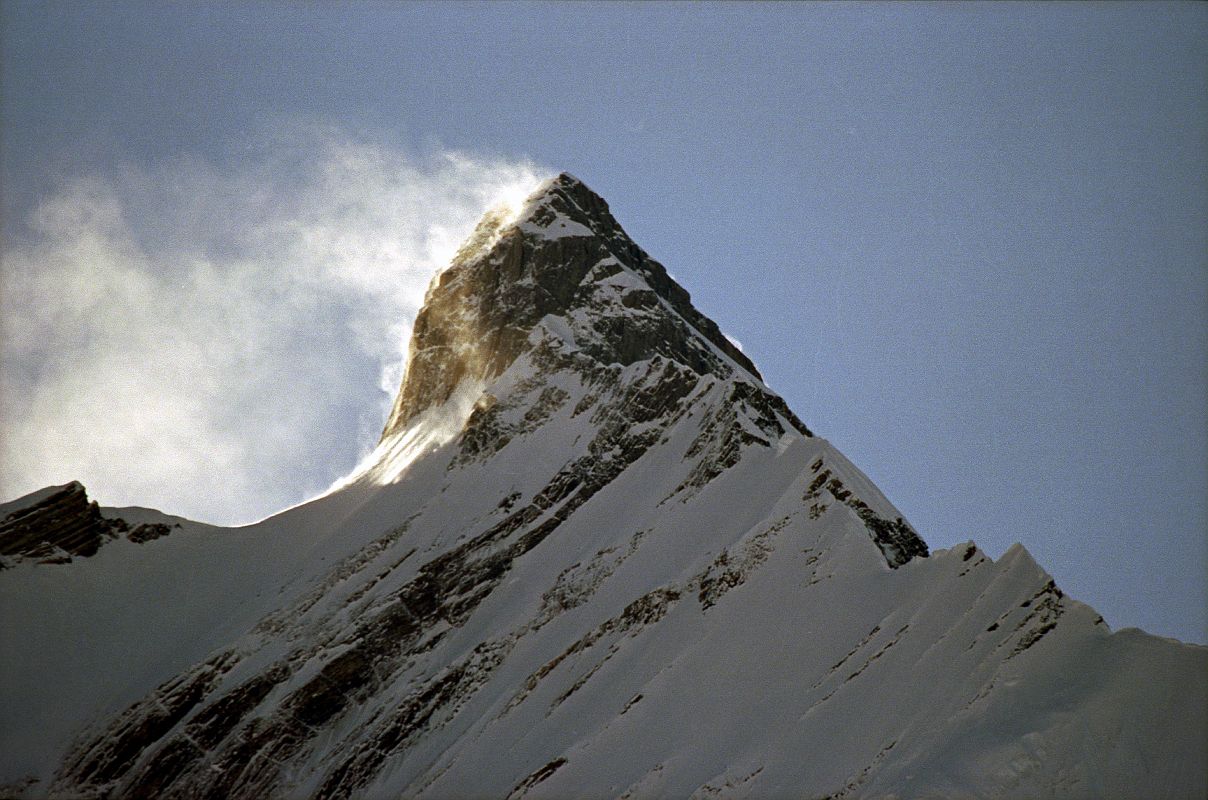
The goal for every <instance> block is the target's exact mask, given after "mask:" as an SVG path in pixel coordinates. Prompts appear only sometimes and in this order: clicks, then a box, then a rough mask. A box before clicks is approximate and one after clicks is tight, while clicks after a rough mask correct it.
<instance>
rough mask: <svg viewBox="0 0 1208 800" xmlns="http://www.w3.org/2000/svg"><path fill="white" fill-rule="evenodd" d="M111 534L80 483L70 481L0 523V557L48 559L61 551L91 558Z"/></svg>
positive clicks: (98, 510) (95, 505) (97, 508)
mask: <svg viewBox="0 0 1208 800" xmlns="http://www.w3.org/2000/svg"><path fill="white" fill-rule="evenodd" d="M46 491H47V490H43V492H46ZM111 535H112V534H111V531H110V527H109V523H108V521H107V520H106V519H105V518H104V517H102V516H101V509H100V507H99V506H98V505H97V504H96V503H95V502H90V501H89V500H88V493H87V492H86V491H85V490H84V486H83V484H81V483H79V482H78V481H72V482H71V483H69V484H66V485H65V486H59V487H54V488H53V489H52V490H51V491H50V493H49V494H47V495H46V496H45V497H43V498H42V499H40V500H38V501H36V502H33V503H31V504H30V505H29V506H27V507H25V508H22V509H20V510H18V511H14V512H12V513H10V514H9V515H8V516H6V517H5V518H4V520H3V521H0V555H6V556H17V555H21V556H50V555H51V554H52V553H54V552H55V551H56V550H62V551H65V552H67V553H70V554H72V555H77V556H90V555H92V554H93V553H95V552H96V551H97V549H98V548H99V547H100V546H101V544H102V543H103V542H104V541H105V540H106V539H107V538H109V537H110V536H111Z"/></svg>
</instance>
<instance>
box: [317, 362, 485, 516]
mask: <svg viewBox="0 0 1208 800" xmlns="http://www.w3.org/2000/svg"><path fill="white" fill-rule="evenodd" d="M483 388H484V387H483V384H482V383H481V382H480V381H469V380H467V381H462V382H461V383H460V384H458V386H457V388H456V389H454V390H453V394H452V395H451V396H450V397H449V399H448V400H446V401H445V402H444V404H443V405H440V406H436V407H433V408H429V409H426V410H425V411H423V412H421V413H420V414H417V415H416V417H415V418H414V419H413V420H411V422H410V423H408V424H407V426H406V427H404V428H402V429H401V430H399V431H396V432H394V433H391V434H388V435H387V436H385V437H384V438H383V439H382V441H381V442H379V443H378V446H377V447H376V448H374V450H373V452H372V453H370V454H369V455H368V456H366V457H365V458H364V459H363V460H362V461H361V463H360V464H358V465H357V466H356V469H354V470H353V471H352V472H351V473H349V474H348V475H347V476H346V477H344V478H341V479H340V480H338V481H336V482H335V483H333V484H332V485H331V488H329V489H328V490H327V491H326V492H325V493H324V494H330V493H332V492H334V491H336V490H337V489H341V488H343V487H345V486H348V485H349V484H352V483H358V482H366V483H370V484H372V485H375V486H385V485H386V484H388V483H397V482H398V481H399V480H400V479H402V477H403V476H404V475H405V474H406V473H407V468H408V467H410V466H411V464H412V463H413V462H414V461H415V460H416V459H418V458H419V457H420V456H422V455H423V454H424V453H427V452H430V451H433V450H436V449H438V448H439V447H441V446H442V445H444V444H447V443H448V442H450V441H452V440H453V439H455V438H456V437H457V436H458V435H459V434H460V433H461V431H462V429H463V428H464V427H465V424H466V421H467V420H468V419H469V418H470V414H471V413H473V411H474V404H475V403H476V402H477V401H478V399H479V398H480V397H482V392H483Z"/></svg>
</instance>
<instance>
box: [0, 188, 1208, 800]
mask: <svg viewBox="0 0 1208 800" xmlns="http://www.w3.org/2000/svg"><path fill="white" fill-rule="evenodd" d="M121 516H122V517H123V518H125V519H130V520H131V521H132V522H138V523H151V522H156V521H157V520H158V521H159V522H161V523H163V522H164V520H162V519H159V518H157V517H156V516H155V514H154V512H148V511H137V512H136V511H133V510H123V511H122V512H121ZM176 524H181V530H179V531H173V533H172V535H171V536H166V537H163V538H157V539H154V540H152V541H147V542H144V543H141V544H139V543H135V542H132V541H130V540H128V539H117V540H115V541H114V542H113V543H111V544H106V545H105V546H104V547H102V548H100V549H99V551H97V552H96V554H95V555H93V556H91V557H89V558H81V559H76V560H75V561H74V562H73V563H71V564H68V565H55V566H46V565H35V564H33V563H21V564H18V565H17V566H16V567H15V568H14V569H10V570H5V571H4V572H3V573H0V603H2V604H3V607H4V608H5V609H6V613H5V615H4V619H3V620H2V621H0V636H2V639H0V641H2V643H3V646H4V650H5V652H6V653H15V652H22V651H23V652H25V653H26V657H25V658H22V659H17V658H12V657H6V658H5V659H4V660H3V666H2V669H0V691H2V692H3V697H4V699H5V700H6V702H5V703H3V704H0V705H3V706H5V708H3V709H2V710H0V753H3V754H4V755H0V766H2V768H3V772H2V773H0V781H3V782H7V786H6V791H5V793H6V794H24V795H26V796H31V797H33V796H47V795H49V796H63V797H148V798H151V797H154V798H201V797H214V798H263V797H324V798H344V797H369V798H378V797H431V798H447V797H500V798H504V797H507V798H520V797H532V798H539V797H548V798H565V797H571V796H574V797H625V798H641V797H694V798H719V797H734V798H738V797H745V798H763V797H794V798H801V797H808V798H822V797H830V798H838V797H922V796H926V797H972V796H977V797H1017V798H1037V797H1156V796H1163V797H1197V798H1202V797H1204V796H1205V795H1206V794H1208V764H1206V759H1205V752H1204V742H1205V741H1206V738H1205V737H1208V648H1203V647H1198V646H1191V645H1183V644H1180V643H1178V642H1174V641H1171V640H1164V639H1158V638H1156V637H1152V636H1149V635H1147V634H1144V633H1141V632H1139V631H1135V630H1124V631H1120V632H1117V633H1112V632H1111V631H1109V630H1108V628H1107V626H1106V625H1105V624H1104V623H1103V621H1102V620H1101V619H1100V618H1099V617H1098V615H1097V614H1095V613H1094V611H1093V610H1092V609H1090V608H1088V607H1087V606H1085V605H1083V604H1081V603H1078V602H1076V601H1074V600H1071V599H1070V598H1068V597H1066V596H1065V595H1064V594H1063V593H1062V592H1061V590H1060V589H1059V588H1057V587H1056V586H1055V585H1054V583H1053V581H1052V580H1051V579H1050V577H1049V576H1048V575H1047V574H1045V572H1044V571H1043V570H1042V569H1041V568H1040V567H1039V566H1037V565H1036V563H1035V562H1034V561H1033V560H1032V559H1031V557H1030V556H1029V555H1028V554H1027V552H1026V551H1025V550H1024V549H1023V548H1022V547H1020V546H1018V545H1016V546H1015V547H1013V548H1012V549H1011V550H1009V551H1008V552H1007V553H1006V554H1004V555H1003V556H1002V558H1000V559H999V560H998V561H997V562H996V561H993V560H991V559H990V558H988V557H987V556H986V555H985V554H984V553H982V552H981V551H980V550H979V549H978V548H977V547H976V545H974V544H972V543H969V544H966V545H962V546H959V547H956V548H953V549H951V550H947V551H939V552H935V553H930V552H929V551H928V548H927V545H926V544H925V543H924V541H923V540H922V538H921V537H920V536H919V535H918V534H917V533H916V532H915V531H914V530H913V529H912V528H911V527H910V525H909V524H908V523H907V522H906V521H905V520H903V519H902V516H901V514H900V513H898V512H897V510H896V509H894V507H893V506H892V505H891V504H890V503H889V502H888V501H887V500H886V498H885V497H884V496H882V494H881V493H880V492H879V491H878V490H877V489H876V487H875V486H873V485H872V484H871V482H870V481H869V480H868V479H867V478H866V477H865V476H864V475H863V474H862V473H861V472H860V471H859V470H858V469H856V467H854V466H853V465H852V464H851V463H850V462H849V461H848V460H847V459H846V458H844V457H843V455H842V454H840V453H839V452H838V451H837V450H835V449H834V448H833V447H831V446H830V445H829V444H828V443H827V442H826V441H825V440H823V439H821V438H818V437H816V436H814V435H813V434H812V433H811V431H810V430H809V429H808V428H807V427H806V426H805V424H803V423H802V422H801V420H800V419H798V418H797V416H796V415H795V414H794V413H793V412H792V411H790V410H789V409H788V407H787V406H786V405H785V403H784V401H783V400H782V399H781V398H779V397H778V396H777V395H776V394H775V393H773V392H772V391H771V390H769V389H768V387H767V386H766V385H765V384H764V383H763V381H762V379H761V378H760V376H759V373H758V371H757V370H756V369H755V366H754V365H753V364H752V363H751V362H750V360H748V359H747V358H746V357H745V356H744V355H743V354H742V353H741V352H740V351H739V350H738V349H737V348H736V347H734V346H733V345H732V344H731V343H730V342H729V341H728V340H727V339H726V338H725V336H724V335H723V334H722V333H721V332H720V331H719V330H718V328H717V326H716V325H715V324H714V323H712V322H711V321H710V320H708V319H707V318H705V317H704V316H702V315H701V314H700V313H699V312H698V311H697V310H696V309H695V308H693V306H692V304H691V301H690V298H689V296H688V293H687V292H686V291H684V290H683V289H682V288H681V287H680V286H679V285H677V284H676V283H675V282H674V281H673V280H672V279H671V278H670V277H669V276H668V275H667V272H666V270H664V269H663V267H662V266H661V265H659V264H658V263H657V262H655V261H654V260H652V259H651V258H650V257H649V256H648V255H646V253H644V252H643V251H642V250H641V249H640V248H639V247H638V246H637V245H636V244H634V243H633V242H632V241H631V240H630V239H629V238H628V237H627V236H626V235H625V233H624V232H623V231H622V230H621V228H620V226H619V225H618V224H617V222H616V220H615V219H613V217H612V215H611V214H610V213H609V210H608V206H607V204H606V203H605V202H604V201H603V200H602V199H601V198H599V197H598V196H597V195H595V194H594V193H592V192H591V191H590V190H589V189H588V188H587V187H586V186H584V185H583V184H582V183H580V182H579V181H577V180H576V179H574V178H572V177H571V176H569V175H561V176H559V177H558V178H556V179H554V180H552V181H550V182H548V183H547V184H545V185H543V186H542V187H541V188H540V189H539V190H538V191H537V192H536V193H535V194H534V195H533V196H532V197H530V198H529V200H528V201H527V203H526V204H525V205H524V206H523V208H521V209H519V210H513V211H510V212H509V211H504V210H499V211H496V212H492V213H489V214H488V215H487V216H486V217H485V218H484V219H483V221H482V222H481V223H480V225H479V226H478V228H477V229H476V230H475V232H474V234H473V235H472V236H471V237H470V239H469V240H468V241H467V242H466V243H465V245H464V246H463V247H462V249H461V250H460V251H459V253H458V254H457V256H456V257H455V258H454V261H453V263H452V264H451V265H450V267H449V268H448V269H447V270H446V271H444V272H443V273H441V274H440V275H439V276H438V277H437V278H436V279H435V280H434V282H433V284H432V286H431V288H430V289H429V293H428V297H427V300H426V303H425V307H424V309H423V311H422V312H421V313H420V315H419V317H418V319H417V320H416V324H415V331H414V335H413V339H412V344H411V351H410V356H409V364H408V369H407V373H406V377H405V379H404V381H403V385H402V387H401V388H400V391H399V395H398V399H397V401H396V403H395V405H394V408H393V410H392V412H391V414H390V417H389V419H388V421H387V424H386V426H385V430H384V431H383V434H382V439H381V443H380V444H379V446H378V448H377V450H376V451H375V453H374V454H373V456H372V457H371V458H370V459H369V460H368V461H367V462H366V463H365V464H364V465H363V466H362V467H361V468H360V469H359V471H358V472H356V473H355V474H354V475H352V476H350V478H349V479H348V480H347V481H346V482H345V483H344V485H342V486H341V487H340V488H339V489H338V490H335V491H332V492H330V493H329V494H327V495H326V496H324V497H321V498H319V499H316V500H314V501H311V502H310V503H307V504H305V505H302V506H298V507H296V508H293V509H290V510H288V511H286V512H283V513H281V514H279V515H277V516H275V517H272V518H270V519H268V520H265V521H263V522H261V523H258V524H257V525H254V526H248V527H245V528H239V529H216V528H211V527H208V526H202V525H198V524H196V523H188V522H183V523H176Z"/></svg>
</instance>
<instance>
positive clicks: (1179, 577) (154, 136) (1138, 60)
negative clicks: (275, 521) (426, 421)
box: [0, 0, 1208, 642]
mask: <svg viewBox="0 0 1208 800" xmlns="http://www.w3.org/2000/svg"><path fill="white" fill-rule="evenodd" d="M0 20H2V23H3V28H2V30H0V36H2V39H0V46H2V49H0V59H2V62H0V157H2V161H3V164H2V167H3V173H2V178H3V197H2V202H3V208H2V210H3V232H4V245H3V248H4V249H3V266H4V272H3V276H4V283H3V290H4V292H3V296H2V298H0V311H2V312H3V320H2V321H0V325H3V329H2V332H3V334H4V338H3V373H2V377H3V385H2V387H0V391H2V392H3V394H2V399H3V402H4V420H5V422H4V433H5V442H4V450H3V451H2V452H3V462H0V480H2V481H3V486H2V491H0V494H3V497H0V499H10V498H11V497H13V496H15V495H17V494H19V493H23V492H25V491H28V490H30V489H32V488H35V487H36V486H39V485H42V484H46V483H50V482H64V481H66V480H70V479H73V478H79V479H81V480H83V481H84V482H85V483H86V484H87V485H88V486H89V487H90V489H91V490H92V492H93V494H94V495H96V496H97V497H99V499H100V500H101V501H102V502H103V503H106V504H135V503H140V504H145V505H154V506H158V507H161V508H163V509H165V510H167V511H175V512H178V513H184V514H187V515H190V516H194V517H200V518H202V519H208V520H215V521H239V522H243V521H249V520H251V519H255V518H257V517H258V516H262V515H264V514H267V513H269V512H271V511H273V510H275V509H276V508H280V507H282V506H284V505H287V504H289V503H293V502H297V501H299V500H301V499H303V498H304V497H305V496H307V495H308V494H309V493H313V492H315V491H317V490H320V489H322V488H323V487H324V486H326V485H328V484H329V483H330V482H331V481H332V480H334V479H335V478H338V477H339V476H340V475H342V474H344V473H346V472H347V471H348V469H349V468H350V467H351V466H352V465H353V463H354V462H355V461H356V460H357V458H358V457H359V456H360V455H362V454H363V453H364V452H365V449H366V448H367V447H368V446H369V445H370V444H372V440H373V439H374V437H375V434H376V433H377V431H378V429H379V428H380V425H381V422H382V419H383V418H384V413H385V411H384V409H385V406H386V404H388V402H389V400H390V396H389V395H390V392H391V391H393V388H394V384H395V382H396V381H397V379H398V370H399V364H398V362H399V357H400V353H401V352H402V342H403V341H404V340H405V337H406V334H407V330H408V325H409V321H410V318H411V316H413V315H414V312H415V308H416V305H417V303H418V302H419V299H418V298H419V297H420V295H421V294H422V290H423V286H424V284H425V283H426V281H427V278H428V276H429V275H430V274H431V273H432V271H433V270H434V269H436V268H437V266H438V265H439V263H440V261H441V259H442V258H444V257H445V256H446V255H447V254H448V252H449V250H450V248H451V247H452V246H453V244H455V242H456V240H457V237H459V236H460V235H462V234H463V233H464V232H465V230H466V229H467V227H468V226H469V225H471V224H472V222H473V220H474V218H475V217H476V216H477V215H478V214H479V213H480V212H481V211H482V210H483V207H484V206H485V205H486V204H487V203H488V202H489V201H490V200H491V199H492V197H494V196H495V195H497V194H498V193H500V192H503V191H507V190H509V189H511V188H514V187H515V186H518V185H524V184H526V183H527V182H530V181H532V180H535V179H536V178H538V177H541V176H544V175H546V174H549V173H551V172H555V171H559V170H567V171H570V172H572V173H574V174H575V175H577V176H578V177H580V178H581V179H583V180H584V181H585V182H587V183H588V185H590V186H591V187H592V188H594V189H595V190H596V191H597V192H599V193H600V194H602V195H603V196H604V197H605V198H606V199H607V200H608V201H609V203H610V204H611V206H612V208H613V211H614V213H615V214H616V216H617V217H618V219H619V220H620V222H621V224H622V225H624V226H625V227H626V229H627V230H628V231H629V233H630V234H631V235H632V236H633V237H634V239H635V240H636V241H637V242H638V243H639V244H641V245H642V246H643V247H644V248H645V249H646V250H647V251H649V252H650V253H651V254H652V255H653V256H654V257H655V258H657V259H659V260H660V261H662V262H663V263H664V264H665V265H666V266H667V268H668V269H669V270H670V272H671V273H672V274H673V275H675V276H676V277H677V278H678V279H679V281H680V282H681V283H682V284H683V285H684V286H685V287H686V288H687V289H688V290H689V291H690V292H691V293H692V295H693V297H694V299H695V301H696V303H697V305H698V306H699V307H700V308H701V309H702V310H703V311H704V312H705V313H706V314H708V315H710V316H712V317H713V318H714V319H715V320H717V322H718V323H719V324H720V325H721V326H722V328H723V330H725V331H727V332H728V333H729V334H730V335H732V336H733V337H735V338H736V339H738V340H739V341H740V342H741V343H742V345H743V347H744V348H745V351H746V352H747V353H748V354H749V355H750V356H751V357H752V358H753V360H754V361H755V362H756V363H757V364H758V365H759V367H760V368H761V370H762V371H763V373H764V375H765V377H766V379H767V380H768V382H769V383H770V384H771V385H772V386H773V388H775V389H776V390H777V391H779V392H780V393H781V394H783V395H784V397H785V398H786V399H787V401H788V402H789V404H790V405H791V406H792V407H793V408H794V409H795V410H796V411H797V412H798V413H799V414H800V415H801V416H802V418H803V419H804V420H805V421H806V422H807V423H808V424H809V425H810V426H811V427H812V428H813V430H814V431H816V432H817V433H819V434H820V435H822V436H825V437H826V438H828V439H830V440H831V441H832V442H834V443H835V444H836V445H837V446H838V447H839V448H840V449H841V450H843V451H844V452H845V453H846V454H847V455H848V456H849V457H851V458H852V460H854V461H855V462H856V463H857V464H858V465H859V466H861V467H862V468H863V469H864V470H865V471H866V472H867V473H868V474H869V475H870V477H872V479H873V480H874V481H875V482H876V483H877V484H878V485H879V486H880V487H881V488H882V489H883V490H884V491H885V493H886V494H887V495H888V496H889V497H890V498H891V499H892V500H893V501H894V502H895V503H896V504H897V505H898V507H899V508H900V509H901V510H902V511H903V512H904V513H905V514H906V516H907V518H908V519H909V520H910V521H911V522H912V523H913V524H914V525H915V527H917V528H918V530H919V531H920V532H921V533H922V534H923V536H924V537H925V538H926V539H927V540H928V542H929V543H930V544H931V545H932V547H933V548H941V547H948V546H951V545H953V544H955V543H957V542H961V541H964V540H967V539H970V538H972V539H974V540H976V541H977V542H978V543H979V544H981V546H982V547H983V548H984V549H985V550H987V551H988V552H989V553H990V554H991V555H993V556H998V555H1000V554H1001V553H1002V552H1003V550H1005V549H1006V548H1007V547H1008V546H1009V545H1010V544H1011V543H1012V542H1014V541H1022V542H1023V543H1024V544H1025V545H1026V546H1027V547H1028V549H1029V550H1030V551H1031V552H1032V553H1033V554H1034V555H1035V556H1036V558H1037V560H1038V561H1040V563H1041V564H1043V565H1044V566H1045V567H1046V568H1047V569H1048V570H1049V571H1050V572H1052V573H1053V575H1054V576H1055V578H1056V579H1057V582H1058V584H1059V585H1060V586H1062V587H1063V588H1064V589H1065V590H1066V591H1067V592H1068V593H1069V594H1071V595H1073V596H1074V597H1076V598H1078V599H1080V600H1084V601H1086V602H1088V603H1090V604H1091V605H1093V606H1095V607H1096V608H1097V609H1098V610H1099V611H1100V612H1101V613H1102V614H1103V615H1104V616H1105V617H1106V619H1107V621H1108V622H1109V623H1110V624H1111V625H1112V626H1113V627H1124V626H1130V625H1137V626H1141V627H1144V628H1146V629H1148V630H1150V631H1152V632H1155V633H1160V634H1164V635H1172V636H1178V637H1179V638H1182V639H1186V640H1194V641H1200V642H1204V641H1208V592H1206V584H1208V510H1206V501H1208V411H1206V408H1208V402H1206V399H1208V397H1206V396H1208V91H1206V76H1208V6H1205V5H1203V4H1177V5H1162V4H1153V3H1141V4H1135V5H1128V4H1062V5H1043V6H1042V5H1026V4H968V5H962V4H955V3H942V4H910V3H892V4H875V3H861V4H856V5H844V4H839V3H822V4H791V5H788V4H768V5H748V4H741V5H740V4H727V5H703V4H669V5H658V4H641V5H630V4H622V3H600V4H591V3H569V4H535V5H527V4H526V5H512V4H506V3H492V4H453V3H434V4H423V3H385V4H368V3H361V4H351V3H340V4H319V3H313V4H312V3H214V4H205V3H191V4H161V3H148V4H141V3H117V4H112V3H104V4H101V3H96V4H84V3H74V2H71V3H36V4H31V3H25V2H13V1H12V0H10V1H9V2H5V3H4V4H3V5H0ZM383 386H385V387H388V389H383V388H382V387H383Z"/></svg>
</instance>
